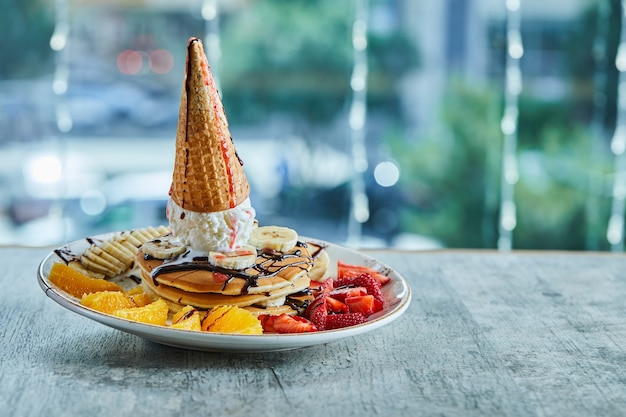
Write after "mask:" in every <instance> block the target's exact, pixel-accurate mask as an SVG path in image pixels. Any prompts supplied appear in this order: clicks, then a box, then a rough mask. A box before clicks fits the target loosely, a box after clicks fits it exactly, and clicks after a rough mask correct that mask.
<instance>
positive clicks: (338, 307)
mask: <svg viewBox="0 0 626 417" xmlns="http://www.w3.org/2000/svg"><path fill="white" fill-rule="evenodd" d="M324 299H325V301H326V309H327V311H328V312H329V313H332V314H342V313H347V312H348V305H347V304H344V303H343V302H341V301H339V300H338V299H336V298H334V297H328V296H327V297H324Z"/></svg>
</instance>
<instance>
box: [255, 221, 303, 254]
mask: <svg viewBox="0 0 626 417" xmlns="http://www.w3.org/2000/svg"><path fill="white" fill-rule="evenodd" d="M248 241H249V242H250V244H251V245H253V246H256V247H257V248H258V249H273V250H276V251H279V252H289V251H290V250H291V249H293V248H294V246H296V243H298V233H297V232H296V231H295V230H293V229H290V228H288V227H280V226H259V227H257V228H255V229H253V230H252V233H250V239H249V240H248Z"/></svg>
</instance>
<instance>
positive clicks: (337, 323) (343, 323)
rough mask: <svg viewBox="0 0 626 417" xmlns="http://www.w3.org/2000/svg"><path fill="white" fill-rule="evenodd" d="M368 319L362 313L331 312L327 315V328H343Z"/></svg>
mask: <svg viewBox="0 0 626 417" xmlns="http://www.w3.org/2000/svg"><path fill="white" fill-rule="evenodd" d="M366 321H367V318H366V317H365V316H364V315H363V314H361V313H347V314H330V315H328V316H327V317H326V324H325V326H326V327H325V329H326V330H333V329H341V328H344V327H349V326H356V325H357V324H362V323H365V322H366Z"/></svg>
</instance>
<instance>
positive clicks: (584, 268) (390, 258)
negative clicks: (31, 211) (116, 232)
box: [0, 247, 626, 417]
mask: <svg viewBox="0 0 626 417" xmlns="http://www.w3.org/2000/svg"><path fill="white" fill-rule="evenodd" d="M49 252H50V249H46V248H20V247H3V248H0V260H1V261H2V266H3V267H2V272H1V275H0V283H1V286H0V288H1V291H0V303H1V306H2V309H1V310H0V311H1V313H0V317H1V323H2V326H1V330H0V337H1V340H0V364H1V365H0V366H1V372H0V386H1V387H2V388H1V389H0V415H2V416H80V415H89V416H100V415H102V416H117V417H123V416H133V417H139V416H195V415H198V416H210V415H216V416H218V415H219V416H290V417H291V416H329V417H332V416H342V417H345V416H376V415H380V416H385V417H392V416H411V417H416V416H463V417H466V416H574V415H576V416H623V415H626V256H625V255H622V254H608V253H589V252H533V251H529V252H524V251H513V252H497V251H480V250H467V251H464V250H442V251H432V252H399V251H391V250H376V251H371V250H370V251H366V252H367V254H369V255H371V256H373V257H375V258H377V259H379V260H381V261H383V262H384V263H386V264H388V265H390V266H391V267H393V268H394V269H395V270H397V271H398V272H399V273H400V274H402V275H403V276H404V277H405V278H406V280H407V281H408V282H409V284H410V286H411V289H412V295H413V299H412V302H411V305H410V306H409V308H408V310H407V311H406V312H405V314H404V315H403V316H402V317H400V318H399V319H397V320H395V321H393V322H392V323H390V324H388V325H386V326H384V327H382V328H379V329H376V330H375V331H372V332H370V333H366V334H362V335H358V336H355V337H351V338H346V339H342V340H339V341H335V342H332V343H328V344H323V345H317V346H313V347H307V348H301V349H296V350H289V351H282V352H264V353H232V352H231V353H228V352H226V353H211V352H199V351H193V350H185V349H179V348H174V347H168V346H164V345H160V344H156V343H154V342H150V341H148V340H145V339H142V338H140V337H138V336H135V335H132V334H128V333H124V332H121V331H119V330H115V329H112V328H109V327H106V326H103V325H102V324H100V323H97V322H95V321H92V320H90V319H88V318H85V317H82V316H80V315H77V314H75V313H73V312H71V311H69V310H67V309H65V308H63V307H61V306H60V305H58V304H57V303H55V302H53V301H51V300H50V299H48V297H46V295H45V294H44V292H43V291H42V290H41V288H40V287H39V285H38V283H37V277H36V270H37V266H38V264H39V262H40V261H41V260H42V259H43V257H44V256H46V255H47V254H48V253H49Z"/></svg>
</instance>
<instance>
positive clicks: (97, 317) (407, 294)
mask: <svg viewBox="0 0 626 417" xmlns="http://www.w3.org/2000/svg"><path fill="white" fill-rule="evenodd" d="M115 233H116V232H109V233H103V234H98V235H94V236H91V237H88V238H83V239H79V240H75V241H72V242H69V243H66V244H64V245H62V246H59V247H57V248H54V249H53V250H52V251H51V252H50V253H48V254H47V255H46V256H45V257H44V258H43V259H42V260H41V262H40V263H39V266H38V267H37V280H38V283H39V286H40V287H41V289H42V290H43V291H44V293H45V294H46V296H47V297H48V298H50V299H52V300H53V301H54V302H56V303H57V304H59V305H61V306H62V307H64V308H66V309H68V310H70V311H71V312H73V313H76V314H78V315H81V316H83V317H86V318H89V319H91V320H94V321H96V322H98V323H100V324H103V325H105V326H108V327H111V328H114V329H117V330H120V331H122V332H126V333H130V334H134V335H136V336H139V337H142V338H144V339H147V340H151V341H153V342H156V343H160V344H163V345H168V346H173V347H178V348H183V349H192V350H202V351H213V352H226V351H231V352H242V353H243V352H262V351H280V350H289V349H298V348H303V347H309V346H314V345H319V344H325V343H329V342H333V341H337V340H341V339H344V338H348V337H353V336H357V335H360V334H364V333H368V332H371V331H373V330H376V329H378V328H380V327H382V326H385V325H387V324H389V323H391V322H392V321H394V320H396V319H397V318H399V317H400V316H401V315H403V313H404V312H405V311H406V309H407V308H408V306H409V304H410V303H411V299H412V293H411V288H410V286H409V284H408V282H407V281H406V279H405V278H404V277H403V276H402V275H401V274H400V273H398V271H396V270H395V269H393V268H392V267H390V266H389V265H387V264H386V263H384V262H382V261H380V260H378V259H376V258H374V257H372V256H370V255H368V254H365V253H363V252H361V251H358V250H356V249H352V248H349V247H346V246H342V245H339V244H336V243H332V242H328V241H324V240H321V239H316V238H311V237H307V236H300V238H299V240H301V241H305V242H312V243H316V244H322V245H325V246H326V247H327V248H328V249H329V255H330V254H331V251H338V252H345V253H349V254H350V255H351V256H357V257H359V258H361V259H362V260H363V261H367V263H370V264H373V265H376V266H377V267H378V269H379V270H384V271H386V272H388V273H389V274H390V275H391V278H392V281H391V282H390V284H391V285H393V286H394V287H398V290H394V291H392V290H390V291H392V292H391V295H393V296H395V298H396V299H397V300H398V301H397V302H396V303H394V304H393V305H392V306H390V309H389V311H387V312H385V313H384V314H381V315H379V316H377V317H374V318H373V319H371V320H369V321H367V322H366V323H363V324H359V325H355V326H350V327H345V328H341V329H333V330H323V331H318V332H311V333H297V334H261V335H241V334H227V333H212V332H196V331H190V330H184V329H175V328H174V329H173V328H169V327H165V326H159V325H154V324H148V323H140V322H135V321H132V320H128V319H125V318H121V317H115V316H112V315H110V314H106V313H103V312H100V311H97V310H94V309H91V308H89V307H85V306H83V305H81V304H80V299H78V298H77V297H73V296H71V295H70V294H67V293H65V292H64V291H63V290H61V289H59V288H56V287H55V286H54V285H53V284H52V283H51V282H49V280H48V276H47V275H48V274H47V272H46V267H49V266H50V267H51V265H52V263H53V262H64V261H63V259H62V258H61V257H60V256H59V255H58V254H57V253H56V251H57V250H59V249H62V248H71V247H72V246H77V245H79V244H82V245H85V244H87V239H94V240H97V239H102V240H104V239H107V238H108V237H110V236H112V235H114V234H115ZM83 242H84V243H83ZM337 260H338V259H337V258H335V259H333V257H332V256H331V267H335V266H336V262H337ZM333 263H334V264H333ZM369 266H372V265H369ZM238 342H239V343H238Z"/></svg>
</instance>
